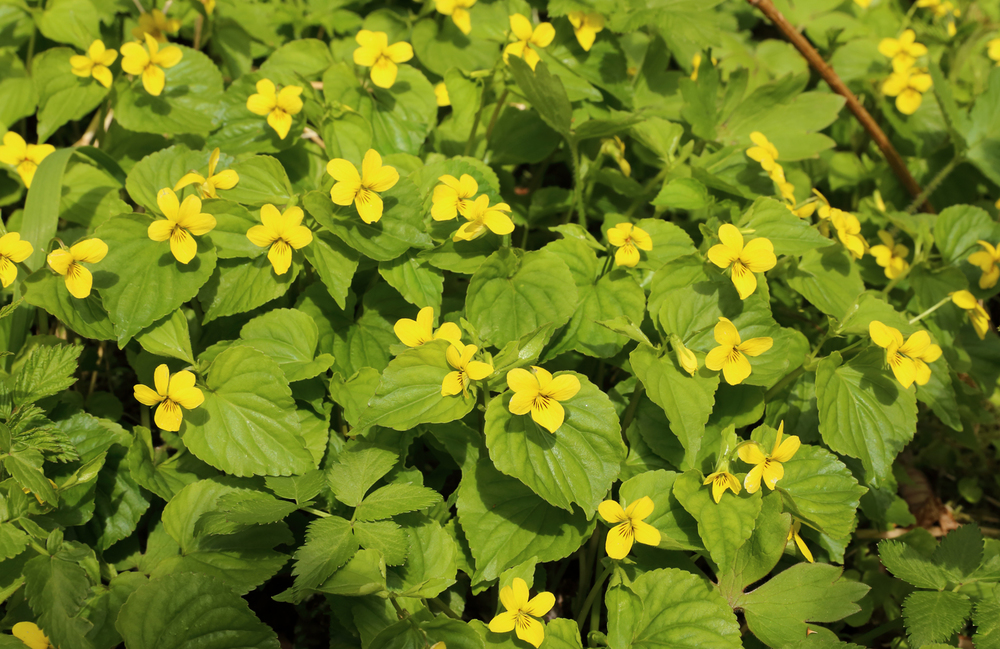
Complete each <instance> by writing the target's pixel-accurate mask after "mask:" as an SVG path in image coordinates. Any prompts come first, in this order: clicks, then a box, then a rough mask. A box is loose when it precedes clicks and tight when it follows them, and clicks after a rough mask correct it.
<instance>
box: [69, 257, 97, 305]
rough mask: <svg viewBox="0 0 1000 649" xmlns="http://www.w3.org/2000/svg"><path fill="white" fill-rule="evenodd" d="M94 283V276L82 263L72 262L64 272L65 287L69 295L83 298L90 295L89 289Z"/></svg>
mask: <svg viewBox="0 0 1000 649" xmlns="http://www.w3.org/2000/svg"><path fill="white" fill-rule="evenodd" d="M93 285H94V276H93V275H91V274H90V271H89V270H87V269H86V268H84V267H83V266H82V265H80V264H78V263H76V262H73V263H72V264H70V265H69V269H68V270H67V272H66V288H67V289H69V293H70V295H72V296H73V297H75V298H77V299H80V300H82V299H84V298H86V297H89V296H90V289H91V288H92V287H93Z"/></svg>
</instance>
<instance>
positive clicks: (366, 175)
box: [326, 149, 399, 223]
mask: <svg viewBox="0 0 1000 649" xmlns="http://www.w3.org/2000/svg"><path fill="white" fill-rule="evenodd" d="M326 173H328V174H330V175H331V176H333V179H334V180H336V181H337V184H335V185H334V186H333V189H331V190H330V200H332V201H333V202H334V203H336V204H337V205H341V206H347V205H350V204H351V203H354V207H356V208H357V210H358V215H359V216H361V220H362V221H364V222H365V223H376V222H377V221H378V220H379V219H380V218H382V197H381V196H379V193H381V192H384V191H387V190H389V189H392V187H393V186H394V185H395V184H396V183H397V182H399V173H398V172H397V171H396V169H395V168H394V167H387V166H382V156H380V155H379V154H378V152H377V151H376V150H375V149H368V152H367V153H365V158H364V160H362V161H361V173H360V174H358V169H357V167H355V166H354V165H353V164H351V163H350V162H348V161H347V160H344V159H343V158H335V159H333V160H331V161H330V162H328V163H327V164H326Z"/></svg>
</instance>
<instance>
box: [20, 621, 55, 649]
mask: <svg viewBox="0 0 1000 649" xmlns="http://www.w3.org/2000/svg"><path fill="white" fill-rule="evenodd" d="M10 631H11V633H12V634H14V637H15V638H17V639H18V640H20V641H21V642H23V643H24V644H26V645H27V646H28V647H29V649H49V648H50V647H51V646H52V642H51V641H50V640H49V638H48V636H46V635H45V633H43V632H42V630H41V629H39V628H38V625H37V624H35V623H34V622H18V623H17V624H15V625H14V628H13V629H11V630H10Z"/></svg>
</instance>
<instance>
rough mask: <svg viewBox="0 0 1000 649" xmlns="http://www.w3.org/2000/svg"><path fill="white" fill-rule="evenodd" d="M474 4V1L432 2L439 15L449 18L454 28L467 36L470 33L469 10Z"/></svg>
mask: <svg viewBox="0 0 1000 649" xmlns="http://www.w3.org/2000/svg"><path fill="white" fill-rule="evenodd" d="M474 4H476V0H434V7H435V8H436V9H437V11H438V13H439V14H444V15H445V16H451V20H452V22H453V23H455V27H458V29H459V30H460V31H461V32H462V33H463V34H465V35H466V36H468V34H469V32H471V31H472V14H470V13H469V9H470V8H471V7H472V5H474Z"/></svg>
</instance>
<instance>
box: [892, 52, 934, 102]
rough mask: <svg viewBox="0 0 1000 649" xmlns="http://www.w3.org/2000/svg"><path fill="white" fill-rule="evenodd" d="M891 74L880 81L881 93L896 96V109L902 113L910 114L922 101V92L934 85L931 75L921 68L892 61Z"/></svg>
mask: <svg viewBox="0 0 1000 649" xmlns="http://www.w3.org/2000/svg"><path fill="white" fill-rule="evenodd" d="M892 67H893V71H892V74H890V75H889V77H888V78H887V79H886V80H885V81H884V82H883V83H882V94H883V95H885V96H887V97H895V98H896V109H897V110H898V111H899V112H901V113H903V114H904V115H912V114H913V113H915V112H917V109H918V108H920V104H921V103H923V101H924V93H925V92H927V91H928V90H930V89H931V86H932V85H934V81H933V79H931V75H929V74H927V71H926V70H924V69H922V68H914V67H912V66H907V67H901V64H897V63H896V62H895V61H893V63H892Z"/></svg>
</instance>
